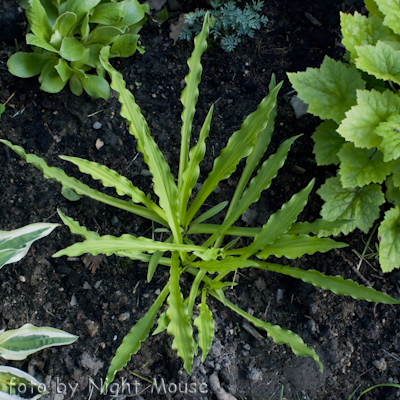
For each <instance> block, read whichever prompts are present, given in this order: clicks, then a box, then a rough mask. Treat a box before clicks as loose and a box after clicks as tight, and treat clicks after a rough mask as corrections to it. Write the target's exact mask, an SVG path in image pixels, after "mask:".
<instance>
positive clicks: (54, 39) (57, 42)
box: [49, 31, 63, 49]
mask: <svg viewBox="0 0 400 400" xmlns="http://www.w3.org/2000/svg"><path fill="white" fill-rule="evenodd" d="M62 40H63V38H62V36H61V34H60V32H59V31H55V32H54V33H53V34H52V35H51V38H50V42H49V43H50V44H51V45H52V46H53V47H55V48H56V49H59V48H60V47H61V43H62Z"/></svg>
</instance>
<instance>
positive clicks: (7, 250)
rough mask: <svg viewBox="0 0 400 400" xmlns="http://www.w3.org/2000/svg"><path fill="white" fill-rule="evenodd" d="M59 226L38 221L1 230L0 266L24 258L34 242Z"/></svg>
mask: <svg viewBox="0 0 400 400" xmlns="http://www.w3.org/2000/svg"><path fill="white" fill-rule="evenodd" d="M57 226H60V224H50V223H46V224H45V223H37V224H30V225H27V226H24V227H23V228H19V229H14V230H13V231H0V268H1V267H3V266H4V265H6V264H12V263H14V262H18V261H19V260H21V259H22V258H24V257H25V255H26V254H27V253H28V250H29V248H30V247H31V245H32V243H33V242H35V241H36V240H38V239H42V238H44V237H45V236H47V235H49V234H50V233H51V232H52V231H53V230H54V229H55V228H56V227H57Z"/></svg>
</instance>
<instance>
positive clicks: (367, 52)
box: [355, 41, 400, 84]
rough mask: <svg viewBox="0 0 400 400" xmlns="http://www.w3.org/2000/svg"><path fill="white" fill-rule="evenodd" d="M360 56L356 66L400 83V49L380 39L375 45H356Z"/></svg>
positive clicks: (379, 77)
mask: <svg viewBox="0 0 400 400" xmlns="http://www.w3.org/2000/svg"><path fill="white" fill-rule="evenodd" d="M356 50H357V53H358V58H356V60H355V62H356V66H357V68H358V69H361V70H362V71H365V72H368V73H369V74H371V75H374V76H375V77H376V78H378V79H383V80H385V81H393V82H396V83H398V84H400V50H396V49H395V48H393V47H392V46H391V45H390V42H389V44H386V43H385V42H381V41H378V43H377V44H376V45H375V46H370V45H365V46H361V47H360V46H357V47H356Z"/></svg>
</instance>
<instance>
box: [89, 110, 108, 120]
mask: <svg viewBox="0 0 400 400" xmlns="http://www.w3.org/2000/svg"><path fill="white" fill-rule="evenodd" d="M103 111H104V110H100V111H96V112H94V113H92V114H89V115H87V117H88V118H90V117H93V116H94V115H97V114H100V113H101V112H103Z"/></svg>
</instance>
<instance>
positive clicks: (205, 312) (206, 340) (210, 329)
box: [193, 290, 214, 363]
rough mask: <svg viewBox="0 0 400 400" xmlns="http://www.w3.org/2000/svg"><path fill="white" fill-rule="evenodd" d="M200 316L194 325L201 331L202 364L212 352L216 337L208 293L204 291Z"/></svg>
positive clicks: (200, 305)
mask: <svg viewBox="0 0 400 400" xmlns="http://www.w3.org/2000/svg"><path fill="white" fill-rule="evenodd" d="M199 309H200V314H199V316H198V317H197V318H196V319H195V320H194V322H193V324H194V325H196V326H197V328H198V329H199V346H200V348H201V362H202V363H203V362H204V361H205V359H206V357H207V354H208V352H209V350H210V347H211V343H212V340H213V337H214V320H213V316H212V312H211V311H210V309H209V308H208V305H207V302H206V291H205V290H204V291H203V295H202V300H201V303H200V304H199Z"/></svg>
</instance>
